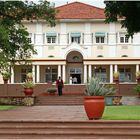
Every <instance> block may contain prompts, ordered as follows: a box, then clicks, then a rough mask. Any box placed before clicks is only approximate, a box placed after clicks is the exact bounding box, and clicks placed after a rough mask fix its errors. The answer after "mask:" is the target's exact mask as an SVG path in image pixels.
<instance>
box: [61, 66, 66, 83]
mask: <svg viewBox="0 0 140 140" xmlns="http://www.w3.org/2000/svg"><path fill="white" fill-rule="evenodd" d="M62 68H63V73H62V76H63V77H62V79H63V82H65V80H66V66H65V65H63V67H62Z"/></svg>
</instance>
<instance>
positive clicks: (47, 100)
mask: <svg viewBox="0 0 140 140" xmlns="http://www.w3.org/2000/svg"><path fill="white" fill-rule="evenodd" d="M83 100H84V95H62V96H58V95H48V96H36V99H35V105H83V102H84V101H83Z"/></svg>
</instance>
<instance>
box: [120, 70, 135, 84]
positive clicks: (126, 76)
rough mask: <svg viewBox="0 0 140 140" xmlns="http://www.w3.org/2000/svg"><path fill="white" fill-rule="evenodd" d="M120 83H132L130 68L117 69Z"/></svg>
mask: <svg viewBox="0 0 140 140" xmlns="http://www.w3.org/2000/svg"><path fill="white" fill-rule="evenodd" d="M119 72H120V82H130V81H132V75H131V69H130V68H119Z"/></svg>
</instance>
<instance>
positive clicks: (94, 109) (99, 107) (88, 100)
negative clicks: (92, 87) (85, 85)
mask: <svg viewBox="0 0 140 140" xmlns="http://www.w3.org/2000/svg"><path fill="white" fill-rule="evenodd" d="M84 107H85V111H86V113H87V116H88V118H89V119H90V120H92V119H100V118H101V117H102V114H103V112H104V108H105V101H104V96H86V97H85V100H84Z"/></svg>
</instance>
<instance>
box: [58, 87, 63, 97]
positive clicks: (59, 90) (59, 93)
mask: <svg viewBox="0 0 140 140" xmlns="http://www.w3.org/2000/svg"><path fill="white" fill-rule="evenodd" d="M58 95H59V96H61V95H62V86H58Z"/></svg>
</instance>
